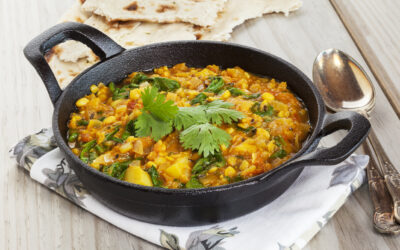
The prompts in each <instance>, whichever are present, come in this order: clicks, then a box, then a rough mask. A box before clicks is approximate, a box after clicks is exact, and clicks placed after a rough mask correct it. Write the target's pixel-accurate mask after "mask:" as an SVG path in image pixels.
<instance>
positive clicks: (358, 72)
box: [313, 49, 375, 113]
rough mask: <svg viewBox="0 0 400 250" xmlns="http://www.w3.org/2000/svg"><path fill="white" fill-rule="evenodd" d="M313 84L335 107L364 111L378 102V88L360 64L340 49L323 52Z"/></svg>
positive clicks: (316, 64)
mask: <svg viewBox="0 0 400 250" xmlns="http://www.w3.org/2000/svg"><path fill="white" fill-rule="evenodd" d="M313 79H314V84H315V85H316V86H317V87H318V89H319V90H320V93H321V95H322V97H323V99H324V101H325V104H326V106H327V107H328V108H329V109H331V110H332V111H335V112H338V111H358V112H360V111H363V112H366V113H369V112H370V111H371V110H372V109H373V108H374V106H375V90H374V87H373V85H372V83H371V80H370V79H369V77H368V76H367V74H366V73H365V72H364V70H363V69H362V68H361V66H360V65H359V64H358V63H357V62H356V61H355V60H354V59H353V58H351V57H350V56H348V55H347V54H345V53H344V52H342V51H340V50H337V49H328V50H325V51H323V52H321V53H320V54H319V55H318V57H317V58H316V59H315V62H314V66H313Z"/></svg>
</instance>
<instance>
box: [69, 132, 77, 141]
mask: <svg viewBox="0 0 400 250" xmlns="http://www.w3.org/2000/svg"><path fill="white" fill-rule="evenodd" d="M77 138H78V133H77V132H74V133H71V134H70V135H69V136H68V141H69V142H74V141H76V139H77Z"/></svg>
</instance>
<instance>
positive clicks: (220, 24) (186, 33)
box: [47, 0, 302, 88]
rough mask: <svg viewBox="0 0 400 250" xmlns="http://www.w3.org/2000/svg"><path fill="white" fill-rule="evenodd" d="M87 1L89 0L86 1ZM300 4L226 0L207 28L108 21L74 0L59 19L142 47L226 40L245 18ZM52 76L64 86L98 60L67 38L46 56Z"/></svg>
mask: <svg viewBox="0 0 400 250" xmlns="http://www.w3.org/2000/svg"><path fill="white" fill-rule="evenodd" d="M87 1H90V0H86V2H87ZM301 5H302V2H301V1H300V0H247V1H246V8H243V1H242V0H228V2H227V3H226V8H225V11H224V12H223V13H220V14H219V17H218V19H217V22H216V23H215V24H214V25H213V26H212V27H208V28H204V27H199V26H194V25H191V24H188V23H172V24H157V23H147V22H136V21H125V22H121V21H120V22H109V21H107V20H106V18H105V17H101V16H98V15H95V14H92V15H91V16H89V14H88V12H86V11H84V10H82V8H81V5H80V4H79V3H78V4H76V5H74V6H73V7H72V8H71V9H70V10H69V11H67V13H66V14H65V15H64V16H63V18H62V21H78V22H83V23H85V24H88V25H91V26H93V27H95V28H97V29H99V30H101V31H102V32H104V33H105V34H107V35H108V36H110V37H111V38H112V39H114V40H115V41H116V42H118V43H119V44H120V45H121V46H123V47H125V48H132V47H136V46H142V45H146V44H150V43H155V42H164V41H172V40H195V39H203V40H217V41H226V40H229V38H230V34H231V32H232V31H233V28H234V27H236V26H238V25H240V24H241V23H243V22H244V21H246V20H247V19H251V18H255V17H259V16H262V15H263V14H267V13H273V12H282V13H284V14H285V15H287V14H288V13H289V12H290V11H294V10H297V9H298V8H300V7H301ZM47 58H48V61H49V64H50V66H51V68H52V69H53V72H55V76H56V78H57V80H58V81H59V83H60V86H61V87H62V88H64V87H65V86H67V85H68V84H69V82H70V81H71V80H72V79H73V78H75V77H76V76H77V75H78V74H79V73H81V72H82V71H83V70H85V69H86V68H88V67H90V66H91V65H93V64H94V63H96V62H98V60H99V59H98V57H97V56H95V55H94V53H93V52H92V51H91V50H90V49H89V48H88V47H87V46H86V45H84V44H82V43H80V42H75V41H67V42H65V43H62V44H60V45H58V46H56V47H55V48H54V49H53V50H52V54H50V55H49V56H48V57H47Z"/></svg>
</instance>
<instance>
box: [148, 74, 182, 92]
mask: <svg viewBox="0 0 400 250" xmlns="http://www.w3.org/2000/svg"><path fill="white" fill-rule="evenodd" d="M149 80H151V81H150V84H151V85H152V86H154V87H156V88H158V89H159V90H161V91H174V90H177V89H179V88H180V87H181V85H180V84H179V82H177V81H175V80H172V79H168V78H164V77H154V78H150V79H149Z"/></svg>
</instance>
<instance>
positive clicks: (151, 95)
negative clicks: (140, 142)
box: [135, 87, 178, 141]
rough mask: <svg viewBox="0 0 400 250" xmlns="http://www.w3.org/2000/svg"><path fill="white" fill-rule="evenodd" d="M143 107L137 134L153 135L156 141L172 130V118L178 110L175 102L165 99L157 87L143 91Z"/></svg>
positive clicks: (142, 135)
mask: <svg viewBox="0 0 400 250" xmlns="http://www.w3.org/2000/svg"><path fill="white" fill-rule="evenodd" d="M142 101H143V109H142V114H141V115H140V116H138V118H137V120H136V122H135V129H136V135H137V136H139V137H146V136H151V137H152V138H153V139H154V140H155V141H158V140H160V139H161V138H162V137H163V136H165V135H167V134H169V133H171V132H172V118H173V117H174V116H175V115H176V113H177V112H178V107H177V106H176V105H174V102H173V101H171V100H169V101H165V96H164V95H162V94H159V93H158V89H157V88H155V87H151V88H145V89H144V91H143V92H142Z"/></svg>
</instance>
